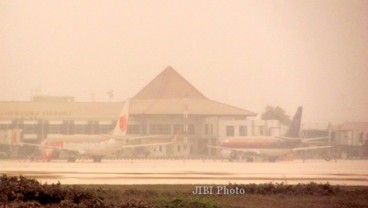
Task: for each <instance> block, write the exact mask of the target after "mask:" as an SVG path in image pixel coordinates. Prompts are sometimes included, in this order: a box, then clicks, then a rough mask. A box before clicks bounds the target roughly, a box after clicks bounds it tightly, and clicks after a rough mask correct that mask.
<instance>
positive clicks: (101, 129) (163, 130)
mask: <svg viewBox="0 0 368 208" xmlns="http://www.w3.org/2000/svg"><path fill="white" fill-rule="evenodd" d="M114 126H115V125H98V126H94V127H93V126H90V125H86V124H84V125H83V124H78V125H73V126H66V125H63V124H53V125H47V126H46V125H44V126H42V127H41V126H40V125H35V124H32V125H24V126H23V133H27V134H36V133H39V132H40V131H42V132H43V133H48V134H65V133H69V132H72V133H73V134H86V133H94V134H106V133H109V132H111V131H112V130H113V128H114ZM2 127H3V128H2ZM9 128H10V126H0V129H9ZM42 128H43V129H42ZM71 129H72V130H71ZM147 130H148V131H147ZM45 131H47V132H45ZM148 132H149V133H150V134H162V135H171V134H175V133H177V132H180V133H188V134H189V135H194V133H195V128H194V125H193V124H189V125H184V124H175V125H170V124H150V125H148V129H147V125H139V124H136V125H135V124H131V125H128V134H147V133H148Z"/></svg>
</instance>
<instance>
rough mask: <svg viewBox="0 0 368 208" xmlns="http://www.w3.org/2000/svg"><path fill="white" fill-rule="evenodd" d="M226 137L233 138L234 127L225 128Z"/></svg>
mask: <svg viewBox="0 0 368 208" xmlns="http://www.w3.org/2000/svg"><path fill="white" fill-rule="evenodd" d="M226 136H235V129H234V126H226Z"/></svg>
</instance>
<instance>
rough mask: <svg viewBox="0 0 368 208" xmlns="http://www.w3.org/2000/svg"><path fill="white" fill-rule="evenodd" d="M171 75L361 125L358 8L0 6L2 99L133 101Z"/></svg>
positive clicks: (339, 0) (314, 118)
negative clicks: (38, 96)
mask: <svg viewBox="0 0 368 208" xmlns="http://www.w3.org/2000/svg"><path fill="white" fill-rule="evenodd" d="M168 65H171V66H172V67H173V68H174V69H176V70H177V71H178V72H179V73H180V74H181V75H183V76H184V77H185V78H186V79H187V80H188V81H189V82H191V83H192V84H193V85H194V86H195V87H196V88H198V89H199V90H200V91H201V92H202V93H203V94H204V95H206V96H207V97H209V98H211V99H214V100H218V101H221V102H224V103H227V104H231V105H235V106H238V107H242V108H244V109H247V110H251V111H254V112H257V113H259V114H260V113H262V112H263V109H264V107H265V106H266V105H268V104H270V105H279V106H281V107H283V108H285V109H286V111H287V113H288V114H290V115H292V114H293V113H294V111H295V110H296V108H297V106H299V105H303V106H304V112H305V113H304V121H305V122H313V123H324V122H328V121H332V122H335V123H336V122H343V121H368V93H367V91H368V0H298V1H296V0H263V1H255V0H254V1H246V0H241V1H236V0H232V1H227V0H224V1H220V0H218V1H200V0H199V1H198V0H195V1H194V0H193V1H190V0H189V1H188V0H187V1H173V0H167V1H163V0H160V1H148V0H147V1H136V0H134V1H91V0H88V1H87V0H85V1H13V0H12V1H10V0H9V1H4V0H2V1H0V77H1V78H2V79H1V82H0V89H1V91H0V99H1V100H29V99H30V94H31V89H36V88H38V87H39V86H40V87H41V89H42V93H43V94H45V95H72V96H75V97H76V99H77V100H79V101H90V100H91V92H92V91H94V93H95V99H96V100H97V101H107V100H108V96H107V95H106V92H107V91H109V90H111V89H113V90H114V91H115V97H114V100H115V101H121V100H124V99H126V98H127V97H131V96H134V95H135V94H136V93H137V92H138V91H139V90H140V89H141V88H142V87H144V86H145V85H146V84H147V83H148V82H149V81H150V80H152V79H153V78H154V77H155V76H156V75H157V74H158V73H160V72H161V71H162V70H164V69H165V68H166V67H167V66H168Z"/></svg>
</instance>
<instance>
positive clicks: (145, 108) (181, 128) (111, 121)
mask: <svg viewBox="0 0 368 208" xmlns="http://www.w3.org/2000/svg"><path fill="white" fill-rule="evenodd" d="M123 105H124V102H75V101H74V98H73V97H53V96H35V97H33V98H32V100H31V101H0V130H1V131H2V132H6V131H7V130H9V129H15V128H17V129H22V130H23V131H22V136H21V141H24V142H28V143H40V142H41V141H42V140H43V139H44V138H46V137H47V136H48V135H52V134H66V135H70V134H108V133H110V132H112V129H113V128H114V126H115V124H116V121H117V119H118V116H119V114H120V112H121V110H122V107H123ZM129 115H130V117H129V122H128V135H166V137H167V136H169V137H171V136H173V135H174V134H175V133H176V132H181V133H180V137H179V138H178V140H177V141H176V143H174V144H170V145H158V146H152V147H147V149H146V151H148V152H149V156H152V157H191V156H216V155H217V154H218V152H217V151H216V150H214V149H209V148H208V145H218V144H219V143H220V142H221V141H222V140H224V139H227V138H232V137H245V136H254V135H280V134H281V132H282V131H283V130H284V128H283V127H282V125H281V124H280V123H279V122H278V121H263V120H251V119H249V118H252V117H254V116H256V113H254V112H251V111H248V110H245V109H242V108H239V107H234V106H230V105H227V104H224V103H221V102H218V101H214V100H211V99H209V98H207V97H206V96H204V95H203V94H202V93H201V92H200V91H198V90H197V89H196V88H195V87H194V86H192V85H191V84H190V83H189V82H188V81H187V80H186V79H184V78H183V77H182V76H181V75H180V74H179V73H177V72H176V71H175V70H174V69H173V68H171V67H167V68H166V69H165V70H164V71H162V72H161V73H160V74H159V75H158V76H157V77H155V78H154V79H153V80H152V81H151V82H150V83H148V84H147V85H146V86H145V87H143V89H141V90H140V91H139V92H138V93H137V94H136V95H135V96H134V97H132V99H131V103H130V109H129ZM7 138H9V137H6V136H1V135H0V143H2V144H9V143H10V141H9V139H7ZM141 142H145V141H141Z"/></svg>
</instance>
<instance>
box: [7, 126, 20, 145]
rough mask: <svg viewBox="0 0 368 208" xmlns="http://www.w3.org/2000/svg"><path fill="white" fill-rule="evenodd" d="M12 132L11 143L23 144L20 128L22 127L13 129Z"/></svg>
mask: <svg viewBox="0 0 368 208" xmlns="http://www.w3.org/2000/svg"><path fill="white" fill-rule="evenodd" d="M10 132H11V135H10V136H11V138H10V139H11V140H10V143H11V144H12V145H22V142H21V141H20V137H21V133H22V130H20V129H13V130H11V131H10Z"/></svg>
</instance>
